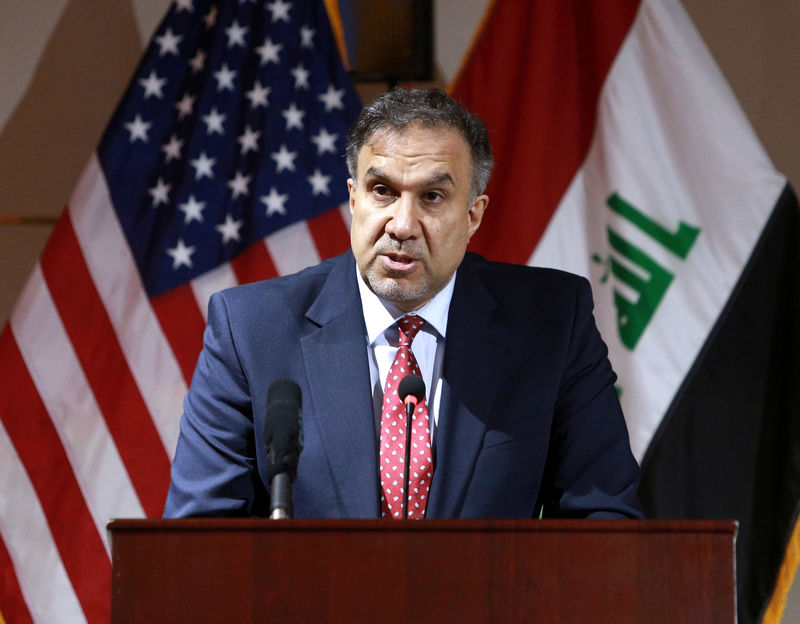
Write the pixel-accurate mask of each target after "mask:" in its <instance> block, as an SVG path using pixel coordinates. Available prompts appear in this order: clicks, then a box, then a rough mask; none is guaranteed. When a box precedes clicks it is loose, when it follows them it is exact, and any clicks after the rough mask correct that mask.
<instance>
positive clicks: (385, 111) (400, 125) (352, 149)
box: [346, 88, 494, 198]
mask: <svg viewBox="0 0 800 624" xmlns="http://www.w3.org/2000/svg"><path fill="white" fill-rule="evenodd" d="M412 123H419V124H422V125H423V126H424V127H426V128H452V129H454V130H456V131H457V132H459V133H460V134H461V136H462V137H464V140H465V141H466V142H467V145H469V148H470V152H471V153H472V182H471V184H470V191H471V194H472V197H473V198H475V197H477V196H478V195H480V194H481V193H483V191H484V189H486V185H487V184H488V183H489V176H490V175H491V173H492V164H493V163H494V156H493V155H492V146H491V145H490V144H489V133H488V131H487V130H486V125H485V124H484V123H483V120H482V119H481V118H480V117H478V116H477V115H475V114H473V113H471V112H469V111H468V110H467V109H466V108H464V107H463V106H462V105H461V104H459V103H458V102H456V101H455V100H454V99H453V98H451V97H450V96H449V95H447V94H446V93H445V92H444V91H442V90H441V89H436V88H432V89H424V90H423V89H413V90H410V91H408V90H406V89H402V88H396V89H394V90H392V91H390V92H389V93H384V94H383V95H381V96H380V97H378V98H377V99H376V100H375V101H374V102H372V103H371V104H369V105H368V106H365V107H364V108H363V109H362V110H361V114H360V115H359V116H358V119H356V121H355V122H354V123H353V125H352V126H351V127H350V131H349V132H348V133H347V147H346V152H347V170H348V171H349V173H350V177H351V178H353V180H354V181H356V171H357V168H358V154H359V152H360V151H361V148H362V147H364V145H365V144H366V143H367V142H369V140H370V139H371V138H372V136H373V135H374V134H375V133H376V132H378V131H380V130H383V129H389V130H393V131H396V132H401V133H402V132H403V131H404V130H405V128H406V127H408V126H409V125H410V124H412Z"/></svg>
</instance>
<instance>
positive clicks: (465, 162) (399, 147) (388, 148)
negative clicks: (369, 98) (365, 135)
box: [358, 124, 472, 179]
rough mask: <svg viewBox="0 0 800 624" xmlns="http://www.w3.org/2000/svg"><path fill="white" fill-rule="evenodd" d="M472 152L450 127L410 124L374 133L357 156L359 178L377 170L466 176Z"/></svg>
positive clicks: (462, 138) (455, 176)
mask: <svg viewBox="0 0 800 624" xmlns="http://www.w3.org/2000/svg"><path fill="white" fill-rule="evenodd" d="M471 167H472V162H471V153H470V149H469V146H468V145H467V142H466V140H465V139H464V137H463V136H462V135H461V133H459V132H458V131H457V130H454V129H452V128H446V127H445V128H440V127H427V126H423V125H421V124H412V125H410V126H408V127H407V128H402V129H395V128H383V129H379V130H377V131H376V132H375V133H374V134H373V135H372V136H371V137H370V138H369V140H368V141H367V142H366V143H365V144H364V146H363V147H362V148H361V151H360V152H359V154H358V175H359V177H363V176H364V175H365V174H366V173H367V172H368V171H369V172H370V173H373V172H374V171H375V170H376V169H378V170H380V171H383V170H384V169H386V170H387V171H386V172H387V173H388V172H389V170H391V169H398V168H400V169H403V170H406V171H414V170H423V169H425V170H430V169H431V168H435V169H437V170H438V169H443V170H447V171H449V172H450V173H451V174H452V175H453V177H454V178H458V179H460V178H462V177H464V176H467V177H468V176H469V171H470V170H471Z"/></svg>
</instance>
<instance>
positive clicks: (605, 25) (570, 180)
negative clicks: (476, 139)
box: [451, 0, 800, 623]
mask: <svg viewBox="0 0 800 624" xmlns="http://www.w3.org/2000/svg"><path fill="white" fill-rule="evenodd" d="M451 92H452V93H453V95H454V96H455V97H456V98H457V99H459V100H461V101H462V102H464V103H465V104H466V105H467V106H469V107H470V108H471V109H472V110H474V111H476V112H477V113H479V114H480V115H481V116H482V117H483V118H484V119H485V120H486V122H487V125H488V127H489V132H490V136H491V139H492V144H493V146H494V148H495V151H496V167H495V173H494V177H493V179H492V182H491V183H490V186H489V189H488V194H489V196H490V197H491V204H490V208H489V212H488V213H487V218H486V219H484V223H483V224H482V226H481V229H480V231H479V232H478V234H477V235H476V237H475V238H474V239H473V244H472V248H473V249H474V250H475V251H479V252H481V253H483V254H484V255H486V256H488V257H490V258H491V259H494V260H504V261H509V262H517V263H527V264H531V265H538V266H550V267H557V268H562V269H566V270H568V271H572V272H574V273H578V274H581V275H584V276H586V277H587V278H589V279H590V280H591V282H592V286H593V289H594V295H595V304H596V308H597V309H596V317H597V322H598V325H599V327H600V330H601V332H602V334H603V336H604V338H605V340H606V342H607V344H608V346H609V351H610V357H611V360H612V363H613V365H614V368H615V370H616V371H617V374H618V376H619V380H618V391H619V394H620V399H621V402H622V406H623V410H624V412H625V415H626V419H627V422H628V428H629V431H630V437H631V445H632V448H633V451H634V453H635V455H636V457H637V459H638V460H639V461H640V463H641V464H642V467H643V472H644V480H643V485H642V488H641V490H640V496H641V499H642V501H643V503H644V504H645V507H646V509H647V511H648V515H649V516H650V517H659V518H735V519H737V520H738V521H739V523H740V524H739V527H740V528H739V536H738V539H737V576H738V579H737V583H738V603H739V620H740V622H743V623H748V622H757V621H761V620H762V617H763V618H764V620H765V621H766V620H769V619H771V618H774V617H776V616H777V617H779V616H780V611H781V605H782V601H783V599H784V598H785V593H786V590H787V589H788V585H790V584H791V579H792V576H793V573H794V567H795V565H796V564H793V563H791V558H787V559H786V562H784V554H785V552H787V545H789V543H790V537H791V534H792V528H793V526H794V522H795V520H796V517H797V511H798V499H799V493H800V460H799V459H798V457H800V431H798V429H800V384H798V381H797V380H798V379H800V331H799V330H798V319H800V301H799V300H798V285H800V280H799V279H798V278H800V274H799V273H800V271H799V270H798V269H799V268H800V265H799V264H798V261H797V258H796V251H795V250H796V249H797V244H798V207H797V202H796V199H795V197H794V195H793V193H792V190H791V189H790V187H789V186H788V184H787V181H786V179H785V177H784V176H783V175H781V174H780V173H779V172H777V171H776V170H775V168H774V167H773V165H772V163H771V162H770V159H769V157H768V156H767V154H766V153H765V152H764V149H763V148H762V146H761V145H760V143H759V141H758V139H757V138H756V136H755V134H754V132H753V130H752V128H751V127H750V124H749V123H748V121H747V119H746V117H745V116H744V114H743V112H742V110H741V109H740V107H739V105H738V104H737V102H736V100H735V97H734V96H733V93H732V92H731V90H730V88H729V87H728V85H727V84H726V82H725V80H724V78H723V76H722V74H721V73H720V71H719V69H718V68H717V66H716V64H715V62H714V60H713V58H712V57H711V55H710V54H709V52H708V50H707V49H706V47H705V45H704V44H703V42H702V40H701V38H700V36H699V34H698V33H697V31H696V29H695V28H694V26H693V24H692V23H691V21H690V19H689V17H688V16H687V14H686V13H685V11H684V9H683V8H682V6H681V5H680V3H679V2H677V1H676V0H587V1H585V2H579V3H575V2H562V1H560V0H536V1H531V2H518V1H513V0H497V1H496V2H493V3H491V5H490V8H489V10H488V12H487V15H486V16H485V18H484V21H483V23H482V25H481V28H480V30H479V33H478V35H477V38H476V40H475V42H474V43H473V46H472V48H471V50H470V52H469V54H468V56H467V57H466V60H465V64H464V65H463V67H462V69H461V72H460V74H459V76H458V77H457V79H456V80H455V82H454V84H453V86H452V88H451ZM779 577H780V578H781V579H782V581H781V582H780V583H778V579H779ZM776 585H777V586H778V589H777V590H776ZM768 606H769V607H770V611H769V612H768V615H767V616H766V617H765V616H764V613H765V610H766V609H767V607H768Z"/></svg>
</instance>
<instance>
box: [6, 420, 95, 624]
mask: <svg viewBox="0 0 800 624" xmlns="http://www.w3.org/2000/svg"><path fill="white" fill-rule="evenodd" d="M0 536H2V538H3V542H4V543H5V545H6V549H7V550H8V554H9V557H11V561H12V563H13V564H14V572H16V576H17V581H18V582H19V586H20V590H21V591H22V597H23V599H24V600H25V602H26V604H27V605H28V610H29V611H30V613H31V617H32V618H33V621H34V622H41V623H42V624H50V622H64V623H65V624H78V623H79V622H85V621H86V618H85V617H84V615H83V610H82V609H81V606H80V603H79V602H78V597H77V596H76V595H75V591H74V590H73V588H72V584H71V583H70V581H69V577H68V576H67V572H66V570H65V569H64V564H63V562H62V561H61V557H60V556H59V554H58V549H57V548H56V545H55V542H54V541H53V535H52V534H51V533H50V527H49V526H48V524H47V518H46V517H45V515H44V511H43V510H42V507H41V505H40V504H39V499H38V498H37V496H36V491H35V490H34V488H33V484H32V483H31V481H30V479H29V478H28V474H27V473H26V472H25V468H24V467H23V465H22V462H21V461H20V458H19V455H17V451H16V449H15V448H14V445H13V444H12V443H11V440H10V439H9V437H8V433H7V432H6V429H5V427H3V423H2V421H0ZM8 624H11V622H9V623H8Z"/></svg>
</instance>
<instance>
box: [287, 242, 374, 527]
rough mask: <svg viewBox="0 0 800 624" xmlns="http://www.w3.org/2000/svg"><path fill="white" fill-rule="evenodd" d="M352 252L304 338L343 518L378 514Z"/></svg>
mask: <svg viewBox="0 0 800 624" xmlns="http://www.w3.org/2000/svg"><path fill="white" fill-rule="evenodd" d="M355 280H356V269H355V261H354V259H353V257H352V254H350V253H348V254H347V255H346V256H344V257H343V258H342V259H341V260H339V261H338V262H337V263H336V265H335V266H334V268H333V270H332V271H331V273H330V275H329V277H328V279H327V281H326V282H325V285H324V286H323V288H322V290H321V291H320V294H319V296H318V297H317V299H316V300H315V301H314V303H313V304H312V305H311V307H310V308H309V309H308V312H307V313H306V318H307V319H308V320H309V321H310V322H311V323H312V329H311V331H309V333H308V334H307V335H306V336H304V337H303V338H302V339H301V341H300V342H301V348H302V353H303V360H304V363H305V367H306V371H307V374H308V387H309V388H310V393H311V401H312V405H313V407H312V409H310V410H309V412H310V414H311V416H310V417H311V418H313V419H315V420H316V425H317V427H318V430H319V432H320V437H321V440H322V445H323V448H324V449H325V452H326V454H327V457H328V465H329V466H330V470H331V474H332V475H333V481H334V486H335V488H336V495H337V499H338V502H339V504H340V506H341V511H342V515H343V516H344V517H362V518H363V517H376V516H377V515H378V512H379V510H378V500H379V497H378V467H377V457H376V455H377V451H376V442H375V425H374V417H373V413H372V409H373V408H372V400H371V396H372V395H371V392H370V376H369V364H368V361H367V349H366V343H365V340H366V339H365V336H366V329H365V327H364V315H363V312H362V309H361V299H360V297H359V294H358V286H357V284H356V281H355Z"/></svg>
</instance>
